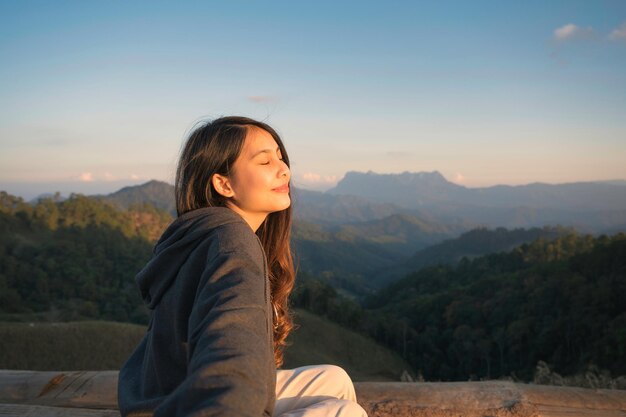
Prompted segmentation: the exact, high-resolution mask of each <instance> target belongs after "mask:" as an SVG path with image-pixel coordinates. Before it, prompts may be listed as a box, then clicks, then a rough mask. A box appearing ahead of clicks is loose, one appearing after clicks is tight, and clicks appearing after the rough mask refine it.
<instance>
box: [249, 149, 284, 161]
mask: <svg viewBox="0 0 626 417" xmlns="http://www.w3.org/2000/svg"><path fill="white" fill-rule="evenodd" d="M278 151H280V146H278V147H277V148H276V151H275V152H278ZM262 153H272V150H271V149H261V150H260V151H258V152H256V153H255V154H254V155H252V156H251V157H250V159H252V158H255V157H256V156H257V155H259V154H262Z"/></svg>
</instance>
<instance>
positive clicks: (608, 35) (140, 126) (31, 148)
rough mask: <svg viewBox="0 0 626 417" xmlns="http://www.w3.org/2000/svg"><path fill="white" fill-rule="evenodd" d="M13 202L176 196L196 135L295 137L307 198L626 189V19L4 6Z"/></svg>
mask: <svg viewBox="0 0 626 417" xmlns="http://www.w3.org/2000/svg"><path fill="white" fill-rule="evenodd" d="M0 61H1V62H2V65H0V150H1V152H0V189H4V190H7V191H9V192H11V193H15V194H19V195H23V196H25V197H27V198H30V197H32V196H34V195H36V194H38V193H40V192H45V191H55V190H60V191H62V192H64V193H67V192H70V191H77V192H85V193H95V192H109V191H113V190H115V189H117V188H119V187H120V186H122V185H127V184H135V183H140V182H144V181H146V180H148V179H152V178H155V179H161V180H166V181H169V182H172V180H173V172H174V169H175V164H176V159H177V156H178V152H179V150H180V146H181V144H182V142H183V141H184V138H185V136H186V134H187V133H188V132H189V131H190V130H191V129H192V128H193V126H194V123H196V122H198V121H200V120H203V119H206V118H213V117H218V116H221V115H227V114H241V115H246V116H250V117H254V118H258V119H262V120H264V121H266V122H269V123H270V124H271V125H272V126H274V127H275V128H276V129H277V130H278V131H279V133H280V134H281V135H282V137H283V139H284V141H285V143H286V145H287V148H288V151H289V154H290V157H291V160H292V172H293V178H294V182H295V184H296V185H299V186H301V187H304V188H312V189H326V188H329V187H331V186H332V185H334V183H336V182H337V181H338V180H340V179H341V178H342V176H343V175H344V174H345V172H347V171H351V170H354V171H368V170H372V171H375V172H380V173H390V172H403V171H412V172H419V171H434V170H437V171H439V172H441V173H442V174H443V175H444V176H445V177H446V178H447V179H448V180H449V181H452V182H455V183H457V184H462V185H465V186H468V187H480V186H490V185H495V184H511V185H517V184H527V183H531V182H545V183H563V182H574V181H588V180H606V179H626V168H625V166H626V164H624V160H625V159H626V158H625V156H626V117H625V116H626V2H624V1H526V2H503V1H489V2H486V1H484V2H476V1H474V2H467V1H459V2H456V1H447V2H446V1H438V2H385V3H383V2H364V1H359V2H319V1H318V2H307V3H304V2H302V3H298V2H248V1H231V2H220V3H218V2H176V3H174V2H140V1H136V2H132V4H131V2H121V1H120V2H84V1H80V2H79V1H76V2H62V1H56V2H47V1H46V2H33V1H19V2H18V1H0Z"/></svg>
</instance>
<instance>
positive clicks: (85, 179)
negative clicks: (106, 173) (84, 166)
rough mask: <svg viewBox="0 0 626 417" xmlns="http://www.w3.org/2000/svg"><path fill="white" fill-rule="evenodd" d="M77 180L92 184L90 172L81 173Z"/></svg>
mask: <svg viewBox="0 0 626 417" xmlns="http://www.w3.org/2000/svg"><path fill="white" fill-rule="evenodd" d="M78 180H79V181H82V182H92V181H93V174H92V173H91V172H83V173H82V174H80V175H79V176H78Z"/></svg>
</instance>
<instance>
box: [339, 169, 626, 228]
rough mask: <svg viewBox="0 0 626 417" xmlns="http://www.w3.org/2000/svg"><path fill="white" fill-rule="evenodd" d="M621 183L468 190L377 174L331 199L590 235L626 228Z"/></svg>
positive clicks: (345, 185)
mask: <svg viewBox="0 0 626 417" xmlns="http://www.w3.org/2000/svg"><path fill="white" fill-rule="evenodd" d="M618 184H620V182H619V181H610V182H577V183H565V184H543V183H533V184H527V185H518V186H509V185H495V186H492V187H484V188H466V187H463V186H460V185H457V184H453V183H451V182H449V181H447V180H446V179H445V178H444V177H443V175H441V174H440V173H439V172H437V171H433V172H430V173H428V172H419V173H410V172H404V173H402V174H377V173H374V172H372V171H369V172H366V173H361V172H348V173H347V174H346V176H345V177H344V179H342V180H341V181H340V182H339V183H338V184H337V186H336V187H335V188H333V189H331V190H328V191H327V193H329V194H333V195H338V194H351V195H356V196H359V197H362V198H365V199H368V200H370V201H371V202H373V203H376V202H378V203H380V202H387V203H389V202H393V204H395V205H397V206H399V207H400V208H401V209H404V210H407V211H409V212H410V211H411V210H419V211H420V212H421V213H422V215H427V216H430V217H431V218H433V219H435V220H436V221H438V222H440V223H448V222H450V221H464V222H467V223H469V224H473V225H485V226H490V227H500V226H501V227H542V226H544V225H556V224H561V225H565V226H572V227H576V228H577V229H579V230H581V231H585V232H593V233H599V232H603V231H605V230H611V231H613V230H616V227H617V230H618V231H619V230H621V229H620V228H621V226H622V225H624V224H626V187H624V186H623V185H618Z"/></svg>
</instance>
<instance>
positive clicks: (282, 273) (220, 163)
mask: <svg viewBox="0 0 626 417" xmlns="http://www.w3.org/2000/svg"><path fill="white" fill-rule="evenodd" d="M251 126H256V127H258V128H261V129H263V130H265V131H266V132H268V133H269V134H270V135H272V137H273V138H274V140H275V141H276V143H277V144H278V147H279V148H280V152H281V154H282V157H283V161H284V162H285V164H287V166H290V165H289V157H288V156H287V151H286V150H285V146H284V145H283V142H282V140H281V139H280V136H278V133H276V131H275V130H274V129H272V128H271V127H270V126H269V125H267V124H265V123H263V122H259V121H256V120H253V119H250V118H247V117H241V116H228V117H221V118H219V119H216V120H213V121H211V122H206V123H203V124H202V125H201V126H199V127H197V128H196V129H195V130H193V131H192V132H191V134H190V135H189V138H188V139H187V142H186V143H185V146H184V148H183V150H182V153H181V156H180V160H179V162H178V168H177V170H176V185H175V194H176V212H177V213H178V215H179V216H180V215H182V214H183V213H186V212H188V211H191V210H195V209H198V208H202V207H215V206H222V207H225V206H226V200H227V199H226V198H225V197H223V196H222V195H221V194H219V193H218V192H217V191H216V190H215V188H214V187H213V184H212V181H211V178H212V176H213V175H214V174H221V175H224V176H229V175H230V169H231V167H232V166H233V165H234V163H235V161H236V160H237V157H239V154H240V153H241V150H242V148H243V144H244V141H245V139H246V134H247V132H248V129H249V128H250V127H251ZM289 195H290V197H291V189H290V191H289ZM256 234H257V236H258V237H259V239H260V240H261V243H262V245H263V248H264V250H265V254H266V256H267V265H268V272H269V279H270V283H271V294H272V300H271V302H272V308H273V310H274V361H275V363H276V367H281V366H282V364H283V349H284V347H285V346H286V345H287V343H286V338H287V336H288V335H289V332H290V331H291V330H292V329H293V326H294V325H293V320H292V317H291V313H290V311H289V294H290V293H291V290H292V289H293V285H294V280H295V270H294V265H293V258H292V255H291V246H290V244H289V240H290V235H291V205H290V206H289V207H288V208H287V209H285V210H281V211H277V212H274V213H270V214H269V215H268V216H267V218H266V219H265V221H264V222H263V224H261V226H260V227H259V229H258V230H257V232H256Z"/></svg>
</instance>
